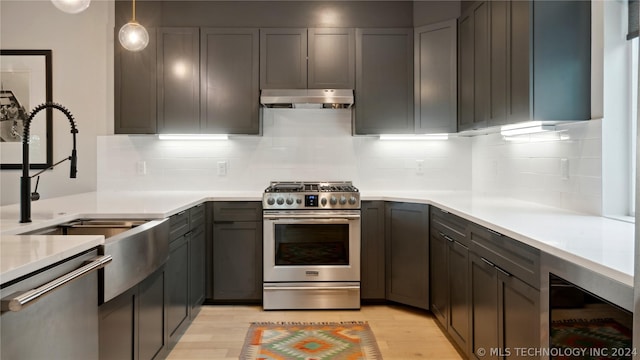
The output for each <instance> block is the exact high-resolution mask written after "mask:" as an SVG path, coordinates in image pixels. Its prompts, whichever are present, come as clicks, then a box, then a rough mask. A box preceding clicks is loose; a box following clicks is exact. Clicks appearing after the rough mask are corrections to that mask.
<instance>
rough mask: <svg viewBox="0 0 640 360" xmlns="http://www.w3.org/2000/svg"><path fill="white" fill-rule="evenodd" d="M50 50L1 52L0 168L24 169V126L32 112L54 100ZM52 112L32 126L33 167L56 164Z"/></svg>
mask: <svg viewBox="0 0 640 360" xmlns="http://www.w3.org/2000/svg"><path fill="white" fill-rule="evenodd" d="M51 79H52V74H51V50H0V169H2V170H5V169H22V137H23V123H24V120H26V119H27V118H28V116H29V113H30V112H31V109H32V108H34V107H36V106H37V105H39V104H42V103H44V102H51V101H52V85H51ZM52 124H53V112H52V109H47V110H46V111H43V112H41V113H40V114H38V115H36V117H35V118H34V119H33V122H32V123H31V129H30V130H31V136H30V137H31V139H30V145H29V146H30V147H29V152H30V168H31V169H46V168H48V167H50V166H51V165H52V164H53V131H52V129H53V125H52Z"/></svg>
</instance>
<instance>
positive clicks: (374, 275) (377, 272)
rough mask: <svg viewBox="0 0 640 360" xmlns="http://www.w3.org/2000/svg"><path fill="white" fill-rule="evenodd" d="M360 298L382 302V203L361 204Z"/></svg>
mask: <svg viewBox="0 0 640 360" xmlns="http://www.w3.org/2000/svg"><path fill="white" fill-rule="evenodd" d="M361 212H362V214H361V235H360V237H361V265H360V297H361V299H362V300H383V299H384V298H385V296H386V293H385V279H384V275H385V271H384V269H385V267H384V253H385V252H384V246H385V244H384V201H363V202H362V203H361Z"/></svg>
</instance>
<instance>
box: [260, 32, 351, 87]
mask: <svg viewBox="0 0 640 360" xmlns="http://www.w3.org/2000/svg"><path fill="white" fill-rule="evenodd" d="M354 34H355V30H354V29H350V28H312V29H308V30H307V29H306V28H275V29H260V88H261V89H307V88H309V89H353V87H354V83H355V80H354V79H355V75H354V74H355V35H354Z"/></svg>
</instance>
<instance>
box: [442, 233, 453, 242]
mask: <svg viewBox="0 0 640 360" xmlns="http://www.w3.org/2000/svg"><path fill="white" fill-rule="evenodd" d="M440 236H442V237H443V238H444V239H445V240H447V241H448V242H454V241H455V240H453V239H452V238H451V237H450V236H448V235H447V234H445V233H443V232H441V233H440Z"/></svg>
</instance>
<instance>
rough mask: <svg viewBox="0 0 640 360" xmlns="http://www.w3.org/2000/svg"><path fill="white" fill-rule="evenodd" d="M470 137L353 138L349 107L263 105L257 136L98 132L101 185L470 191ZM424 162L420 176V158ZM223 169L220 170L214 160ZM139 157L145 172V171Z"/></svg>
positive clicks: (114, 187) (113, 187) (111, 187)
mask: <svg viewBox="0 0 640 360" xmlns="http://www.w3.org/2000/svg"><path fill="white" fill-rule="evenodd" d="M470 147H471V141H470V139H464V138H460V139H451V140H449V141H432V142H413V141H409V142H406V141H380V140H378V137H371V136H351V112H350V111H349V110H318V109H297V110H290V109H265V110H264V114H263V135H262V136H232V137H230V139H229V140H228V141H164V140H158V138H157V137H156V136H152V135H144V136H135V135H115V136H100V137H98V159H99V164H98V190H123V189H126V190H175V189H189V190H247V189H251V190H263V189H264V188H266V187H267V185H268V184H269V182H270V181H272V180H351V181H353V183H354V185H356V186H357V187H358V188H360V189H361V190H363V191H364V190H369V191H373V190H398V189H401V190H415V191H424V190H469V189H470V188H471V174H470V170H471V159H470V157H469V156H468V154H469V152H470ZM419 160H422V169H423V170H422V173H421V174H418V173H419V171H418V169H417V163H418V161H419ZM221 161H226V162H227V174H226V175H225V176H220V175H218V162H221ZM142 162H144V163H145V167H146V169H145V170H146V174H142V172H143V171H142V169H139V168H141V167H142V165H141V164H142Z"/></svg>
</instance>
